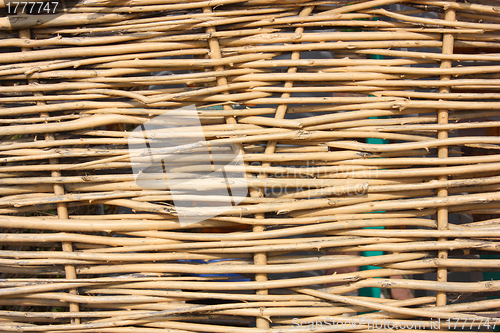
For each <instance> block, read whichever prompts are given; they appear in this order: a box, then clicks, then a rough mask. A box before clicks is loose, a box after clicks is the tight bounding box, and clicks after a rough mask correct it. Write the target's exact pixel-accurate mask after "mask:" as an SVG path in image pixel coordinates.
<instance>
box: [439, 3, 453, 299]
mask: <svg viewBox="0 0 500 333" xmlns="http://www.w3.org/2000/svg"><path fill="white" fill-rule="evenodd" d="M445 20H447V21H455V10H453V9H446V11H445ZM454 40H455V38H454V35H453V34H449V33H448V34H443V46H442V53H443V54H453V44H454ZM451 65H452V61H451V60H443V61H442V62H441V66H440V68H450V67H451ZM450 79H451V76H450V75H441V80H450ZM439 92H440V93H445V94H447V93H449V92H450V87H441V88H440V89H439ZM438 124H440V125H443V124H448V110H447V109H439V110H438ZM446 138H448V131H447V130H440V131H438V139H446ZM438 157H439V158H447V157H448V147H447V146H442V147H439V149H438ZM443 166H445V165H443ZM438 179H439V180H447V179H448V177H447V176H439V177H438ZM437 196H438V197H447V196H448V190H447V189H446V188H440V189H439V190H438V192H437ZM437 222H438V229H439V230H448V207H440V208H438V210H437ZM441 241H446V238H438V242H441ZM438 258H440V259H446V258H448V251H445V250H444V251H439V252H438ZM437 280H438V282H446V281H447V280H448V270H447V269H446V267H438V269H437ZM436 305H437V306H441V305H446V292H444V291H441V292H438V293H437V299H436Z"/></svg>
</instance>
